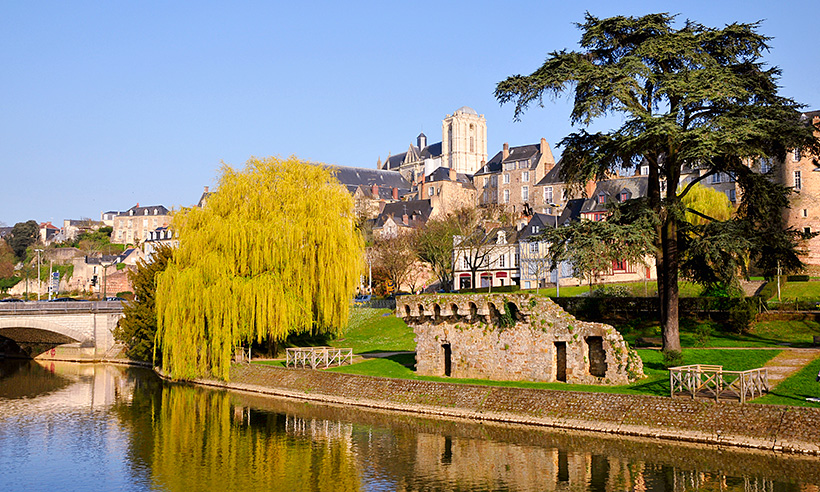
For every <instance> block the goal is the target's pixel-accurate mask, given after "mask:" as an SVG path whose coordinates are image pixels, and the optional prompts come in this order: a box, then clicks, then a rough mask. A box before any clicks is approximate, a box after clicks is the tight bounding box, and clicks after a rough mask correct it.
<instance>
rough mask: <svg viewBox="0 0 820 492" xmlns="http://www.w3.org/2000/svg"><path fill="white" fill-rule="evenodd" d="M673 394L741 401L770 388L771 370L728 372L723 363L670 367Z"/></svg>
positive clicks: (754, 396)
mask: <svg viewBox="0 0 820 492" xmlns="http://www.w3.org/2000/svg"><path fill="white" fill-rule="evenodd" d="M669 386H670V392H671V396H672V397H674V396H675V395H689V396H691V397H692V398H693V399H694V398H696V397H705V398H714V399H715V401H720V400H721V399H730V400H734V399H737V400H740V402H741V403H745V402H746V400H748V399H753V398H757V397H758V396H761V395H763V393H766V392H768V391H769V371H768V369H766V368H765V367H763V368H758V369H750V370H748V371H726V370H724V369H723V366H714V365H705V364H694V365H689V366H678V367H670V368H669Z"/></svg>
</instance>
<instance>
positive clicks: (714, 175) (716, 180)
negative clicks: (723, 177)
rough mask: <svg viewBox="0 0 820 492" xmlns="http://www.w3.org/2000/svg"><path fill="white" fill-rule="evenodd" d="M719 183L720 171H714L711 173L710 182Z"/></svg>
mask: <svg viewBox="0 0 820 492" xmlns="http://www.w3.org/2000/svg"><path fill="white" fill-rule="evenodd" d="M717 183H720V173H715V174H713V175H712V184H717Z"/></svg>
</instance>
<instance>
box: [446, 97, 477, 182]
mask: <svg viewBox="0 0 820 492" xmlns="http://www.w3.org/2000/svg"><path fill="white" fill-rule="evenodd" d="M441 161H442V162H441V165H442V166H444V167H449V168H450V169H454V170H455V171H456V172H458V173H463V174H475V173H476V171H478V170H479V169H481V166H483V165H484V164H485V163H486V162H487V120H486V119H485V118H484V115H480V114H478V113H477V112H476V110H474V109H473V108H470V107H467V106H462V107H460V108H458V109H457V110H456V111H455V112H454V113H453V114H450V115H447V117H446V118H444V121H442V122H441Z"/></svg>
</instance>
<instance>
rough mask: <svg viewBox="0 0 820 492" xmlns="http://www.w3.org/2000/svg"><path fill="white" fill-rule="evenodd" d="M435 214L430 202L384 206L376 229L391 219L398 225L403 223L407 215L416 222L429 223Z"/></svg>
mask: <svg viewBox="0 0 820 492" xmlns="http://www.w3.org/2000/svg"><path fill="white" fill-rule="evenodd" d="M432 212H433V206H432V205H431V204H430V200H412V201H404V202H393V203H387V204H385V205H384V209H382V211H381V213H380V214H379V216H378V217H376V224H375V227H376V228H379V227H383V226H384V223H385V221H387V219H388V218H389V217H393V220H394V221H396V223H401V222H402V218H403V217H404V215H405V214H407V216H408V217H409V218H414V219H415V220H416V221H421V222H422V223H423V222H427V219H429V218H430V214H431V213H432Z"/></svg>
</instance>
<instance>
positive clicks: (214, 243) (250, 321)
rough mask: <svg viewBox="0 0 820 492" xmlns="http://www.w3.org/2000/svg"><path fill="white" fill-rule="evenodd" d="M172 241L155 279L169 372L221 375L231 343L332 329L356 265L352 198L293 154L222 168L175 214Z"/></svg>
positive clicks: (340, 321)
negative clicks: (175, 245)
mask: <svg viewBox="0 0 820 492" xmlns="http://www.w3.org/2000/svg"><path fill="white" fill-rule="evenodd" d="M172 227H173V229H174V230H175V231H176V233H177V234H178V236H179V241H180V246H179V251H178V252H177V253H176V254H175V256H174V259H173V261H172V262H171V264H169V266H168V268H167V270H166V271H165V272H163V273H162V274H161V275H159V276H158V283H157V300H156V304H157V318H158V331H157V342H158V346H159V347H160V349H161V351H162V360H163V365H164V368H165V370H166V371H168V373H169V374H170V375H171V376H172V377H174V378H193V377H201V376H215V377H218V378H222V379H228V377H229V369H230V361H231V357H232V354H233V351H234V349H235V347H237V346H238V345H240V344H242V343H244V342H249V341H257V342H261V341H262V340H266V339H267V340H274V341H281V340H284V339H285V338H286V337H287V336H288V334H290V333H303V332H311V333H330V334H336V333H338V332H339V330H340V329H341V328H342V327H344V326H345V325H346V322H347V317H348V309H349V305H350V298H351V297H352V295H353V292H354V290H355V286H356V284H357V282H358V279H359V275H360V274H361V272H362V271H363V259H362V258H363V254H362V250H363V245H362V239H361V237H360V236H359V234H358V233H357V231H356V228H355V220H354V215H353V200H352V198H351V197H350V195H349V194H348V193H347V191H346V190H345V189H344V187H342V186H340V185H339V183H338V182H337V181H336V180H335V178H333V177H332V175H331V171H330V170H328V169H326V168H323V167H320V166H315V165H310V164H307V163H305V162H301V161H299V160H297V159H296V158H295V157H291V158H290V159H287V160H281V159H277V158H267V159H256V158H252V159H251V160H249V161H248V162H247V163H246V165H245V169H243V170H241V171H237V170H235V169H232V168H231V167H229V166H227V165H225V166H223V167H222V169H221V174H220V179H219V185H218V188H217V192H216V193H214V194H213V195H211V197H210V198H209V199H208V201H207V202H206V204H205V205H204V207H203V208H201V209H199V208H191V209H184V210H182V211H181V212H178V213H177V214H175V215H174V219H173V225H172Z"/></svg>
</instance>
